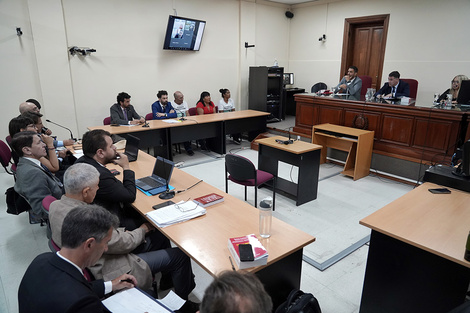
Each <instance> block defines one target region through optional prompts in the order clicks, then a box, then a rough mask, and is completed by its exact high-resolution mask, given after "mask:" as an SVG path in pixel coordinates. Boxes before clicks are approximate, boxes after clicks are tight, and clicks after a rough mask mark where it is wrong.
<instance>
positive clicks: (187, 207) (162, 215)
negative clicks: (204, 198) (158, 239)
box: [147, 201, 206, 227]
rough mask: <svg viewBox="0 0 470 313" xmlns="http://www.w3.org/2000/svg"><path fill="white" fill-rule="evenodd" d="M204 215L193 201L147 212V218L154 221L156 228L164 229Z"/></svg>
mask: <svg viewBox="0 0 470 313" xmlns="http://www.w3.org/2000/svg"><path fill="white" fill-rule="evenodd" d="M204 214H206V209H204V208H203V207H201V206H199V205H197V204H196V203H194V202H193V201H180V202H178V203H175V204H171V205H169V206H166V207H163V208H161V209H157V210H155V211H152V212H149V213H147V217H149V218H150V219H151V220H152V221H154V222H155V224H157V226H158V227H166V226H169V225H173V224H177V223H181V222H184V221H187V220H190V219H192V218H195V217H198V216H201V215H204Z"/></svg>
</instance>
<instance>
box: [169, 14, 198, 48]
mask: <svg viewBox="0 0 470 313" xmlns="http://www.w3.org/2000/svg"><path fill="white" fill-rule="evenodd" d="M205 26H206V22H205V21H200V20H195V19H191V18H186V17H181V16H174V15H170V17H169V18H168V26H167V28H166V35H165V42H164V43H163V49H166V50H194V51H198V50H199V48H200V47H201V40H202V35H203V34H204V28H205Z"/></svg>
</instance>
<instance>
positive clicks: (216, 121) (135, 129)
mask: <svg viewBox="0 0 470 313" xmlns="http://www.w3.org/2000/svg"><path fill="white" fill-rule="evenodd" d="M268 115H269V113H267V112H260V111H254V110H243V111H234V112H225V113H217V114H206V115H195V116H187V117H185V120H183V121H181V120H179V119H163V120H150V121H147V123H146V125H136V126H128V125H121V126H111V125H100V126H93V127H88V129H89V130H94V129H103V130H106V131H108V132H110V133H111V134H112V135H122V136H124V137H125V136H126V135H132V136H136V137H138V138H140V146H139V149H146V148H154V151H155V155H161V156H162V157H164V158H166V159H169V160H173V153H172V149H171V146H172V144H175V143H181V142H185V141H191V140H197V139H207V146H208V147H209V148H210V150H211V151H214V152H217V153H219V154H225V153H226V135H227V134H236V133H242V132H248V139H249V140H250V141H251V140H253V139H254V138H255V137H256V136H257V135H258V134H259V133H261V132H264V131H265V130H266V118H267V116H268Z"/></svg>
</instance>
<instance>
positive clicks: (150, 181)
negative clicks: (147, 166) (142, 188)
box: [139, 177, 165, 188]
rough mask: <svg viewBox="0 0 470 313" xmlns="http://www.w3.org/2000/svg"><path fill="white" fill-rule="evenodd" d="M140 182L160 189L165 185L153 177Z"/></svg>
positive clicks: (141, 179) (142, 179)
mask: <svg viewBox="0 0 470 313" xmlns="http://www.w3.org/2000/svg"><path fill="white" fill-rule="evenodd" d="M139 181H140V182H142V183H144V184H147V185H149V186H150V187H152V188H158V187H161V186H163V185H165V184H162V183H160V182H158V181H156V180H155V179H153V178H151V177H144V178H140V179H139Z"/></svg>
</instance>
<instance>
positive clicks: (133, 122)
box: [129, 120, 140, 125]
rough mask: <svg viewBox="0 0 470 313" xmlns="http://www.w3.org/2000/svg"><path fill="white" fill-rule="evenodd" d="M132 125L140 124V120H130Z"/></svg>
mask: <svg viewBox="0 0 470 313" xmlns="http://www.w3.org/2000/svg"><path fill="white" fill-rule="evenodd" d="M129 123H130V124H131V125H138V124H140V120H132V121H130V122H129Z"/></svg>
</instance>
